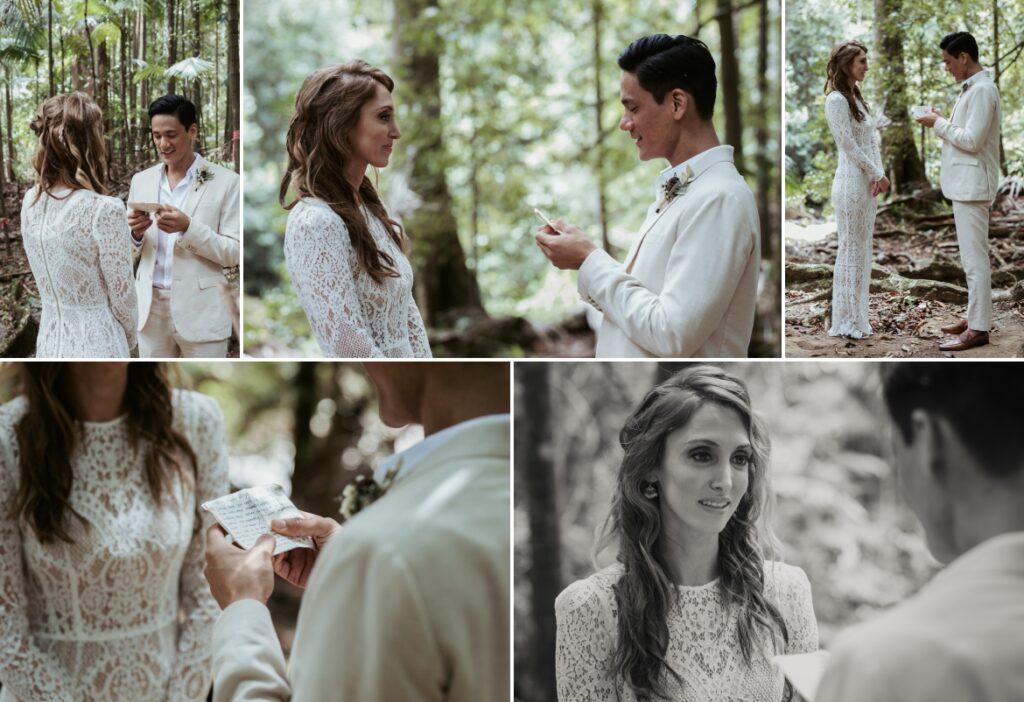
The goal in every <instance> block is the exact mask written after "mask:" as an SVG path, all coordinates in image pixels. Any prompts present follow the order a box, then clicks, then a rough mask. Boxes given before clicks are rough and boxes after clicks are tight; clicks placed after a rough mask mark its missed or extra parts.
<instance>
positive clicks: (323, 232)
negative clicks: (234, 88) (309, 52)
mask: <svg viewBox="0 0 1024 702" xmlns="http://www.w3.org/2000/svg"><path fill="white" fill-rule="evenodd" d="M393 89H394V82H393V81H392V80H391V78H390V77H388V76H387V75H386V74H385V73H384V72H383V71H381V70H379V69H376V68H374V67H372V66H370V65H369V64H367V63H365V62H363V61H353V62H352V63H346V64H343V65H340V66H329V67H328V68H322V69H320V70H318V71H314V72H313V73H312V74H311V75H310V76H309V77H307V78H306V80H305V81H304V82H303V83H302V87H301V88H300V89H299V94H298V96H297V97H296V98H295V116H294V117H293V118H292V121H291V124H290V125H289V127H288V138H287V147H288V170H287V173H285V176H284V179H283V180H282V182H281V189H280V193H279V200H280V202H281V204H282V205H283V206H284V207H285V209H291V213H290V214H289V215H288V226H287V228H286V231H285V240H284V257H285V262H286V264H287V265H288V272H289V273H290V274H291V277H292V281H293V282H294V283H295V287H296V288H297V290H298V293H299V298H300V299H301V301H302V306H303V308H304V309H305V310H306V316H307V317H308V318H309V323H310V326H311V327H312V328H313V333H314V335H315V336H316V340H317V343H319V345H320V350H321V351H322V352H323V354H324V355H325V356H330V357H338V358H371V357H393V358H409V357H421V358H429V357H430V355H431V354H430V344H429V343H428V341H427V333H426V330H425V329H424V326H423V320H422V318H421V317H420V312H419V310H418V309H417V308H416V301H415V300H414V299H413V286H412V266H410V265H409V260H408V258H406V255H405V250H404V249H405V246H406V243H407V242H406V237H405V233H404V231H403V230H402V226H401V225H400V224H398V222H396V221H395V220H394V219H392V218H391V216H390V215H388V212H387V210H386V209H384V204H383V203H382V202H381V199H380V196H378V195H377V190H376V189H375V188H374V187H373V183H371V182H370V179H369V178H368V177H367V176H366V169H367V167H368V166H371V165H372V166H375V167H377V168H383V167H385V166H387V165H388V161H389V160H390V158H391V151H392V148H393V146H394V142H395V141H396V140H397V139H398V138H399V137H400V136H401V132H400V131H399V129H398V123H397V122H396V121H395V107H394V104H393V103H392V101H391V91H392V90H393ZM290 188H294V190H295V192H296V193H297V195H298V198H299V199H298V200H297V201H294V200H293V201H292V202H291V203H288V204H286V201H287V196H288V191H289V189H290Z"/></svg>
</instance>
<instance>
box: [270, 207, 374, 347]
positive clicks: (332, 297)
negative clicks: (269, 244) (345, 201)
mask: <svg viewBox="0 0 1024 702" xmlns="http://www.w3.org/2000/svg"><path fill="white" fill-rule="evenodd" d="M284 257H285V263H286V264H287V266H288V272H289V273H290V274H291V277H292V282H293V283H294V284H295V288H296V290H297V291H298V293H299V299H300V300H301V301H302V307H303V309H305V310H306V316H307V317H308V318H309V325H310V327H312V328H313V334H314V335H315V336H316V340H317V343H318V344H319V345H320V350H321V351H322V352H323V354H324V356H327V357H331V358H381V357H383V356H384V354H383V353H382V352H381V350H380V348H378V347H377V344H376V343H374V341H373V337H372V336H371V334H370V328H369V324H368V322H367V320H366V316H365V314H364V312H363V305H362V302H361V301H360V299H359V290H358V283H357V279H356V275H355V267H356V256H355V251H354V250H353V248H352V242H351V241H350V240H349V236H348V230H347V229H346V228H345V223H344V222H343V221H342V220H341V218H340V217H338V216H337V215H335V214H334V213H333V212H323V211H322V210H320V209H319V208H310V209H309V210H308V211H305V212H292V214H291V216H290V217H289V218H288V228H287V231H286V233H285V245H284Z"/></svg>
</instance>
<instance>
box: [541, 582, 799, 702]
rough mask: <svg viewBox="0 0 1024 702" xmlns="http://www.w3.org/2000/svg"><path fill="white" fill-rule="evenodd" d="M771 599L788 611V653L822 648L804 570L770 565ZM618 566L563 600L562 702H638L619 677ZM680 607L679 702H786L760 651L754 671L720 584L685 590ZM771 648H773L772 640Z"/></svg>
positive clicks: (576, 586) (674, 625) (674, 659)
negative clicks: (616, 664) (614, 664)
mask: <svg viewBox="0 0 1024 702" xmlns="http://www.w3.org/2000/svg"><path fill="white" fill-rule="evenodd" d="M764 568H765V595H766V597H767V598H768V600H769V601H770V602H772V603H774V604H775V606H776V607H778V608H779V611H780V612H781V613H782V618H783V620H784V621H785V622H786V627H787V629H788V633H789V642H788V645H787V646H786V650H785V651H778V653H780V654H781V653H807V652H810V651H816V650H817V649H818V625H817V621H816V620H815V618H814V608H813V606H812V603H811V586H810V583H808V582H807V576H806V575H804V572H803V571H802V570H800V569H799V568H796V567H794V566H789V565H786V564H784V563H775V562H766V563H765V566H764ZM622 572H623V571H622V566H621V565H620V564H615V565H612V566H609V567H608V568H605V569H604V570H601V571H598V572H597V573H595V574H594V575H592V576H590V577H589V578H586V579H585V580H578V581H576V582H575V583H573V584H572V585H570V586H569V587H567V588H566V589H565V590H564V591H563V592H562V594H560V595H559V596H558V599H557V600H556V601H555V616H556V618H557V620H558V636H557V647H556V654H555V656H556V657H555V669H556V674H557V678H558V700H559V702H607V701H610V700H624V701H627V702H630V701H633V700H635V699H636V697H635V696H634V695H633V693H632V691H631V690H630V689H629V686H628V685H626V684H625V682H624V681H623V680H621V679H616V678H615V676H614V674H613V673H612V656H613V654H614V653H615V647H616V643H617V640H618V612H617V606H616V602H615V593H614V592H613V591H612V586H613V585H614V584H615V582H616V581H617V580H618V579H619V577H621V575H622ZM678 591H679V599H678V602H677V603H676V605H675V606H674V607H672V609H671V610H670V611H669V614H668V631H669V642H668V649H667V650H666V652H665V659H666V661H667V662H668V663H669V665H671V666H672V668H673V669H674V670H675V671H676V672H677V673H678V674H679V675H680V676H681V677H682V679H683V685H682V686H680V684H679V682H678V681H677V680H676V679H675V677H674V676H672V675H671V674H670V673H667V672H666V673H665V674H664V675H663V681H664V683H665V687H666V689H667V691H668V694H669V698H670V699H671V700H673V701H674V702H780V700H782V698H783V694H784V686H785V682H784V680H783V677H782V672H781V671H780V670H779V669H778V667H776V666H775V665H774V664H772V663H771V662H770V661H769V660H768V659H767V658H766V657H765V656H762V655H759V654H758V653H757V652H755V653H754V657H753V659H752V661H751V664H750V665H749V666H748V665H747V664H746V663H745V662H744V660H743V655H742V653H741V652H740V646H739V638H738V635H737V633H736V622H737V618H738V615H737V611H736V609H735V608H727V607H726V605H725V602H724V601H723V599H722V595H721V592H720V591H719V588H718V581H717V580H715V581H713V582H710V583H708V584H707V585H701V586H699V587H683V586H678ZM764 645H765V646H768V647H769V654H771V650H770V642H768V641H766V642H765V643H764Z"/></svg>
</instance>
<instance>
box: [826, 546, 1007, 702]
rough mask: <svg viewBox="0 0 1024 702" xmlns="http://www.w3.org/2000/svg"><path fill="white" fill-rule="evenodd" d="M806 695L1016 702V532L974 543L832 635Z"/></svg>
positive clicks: (835, 699) (830, 699)
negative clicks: (911, 588) (874, 613)
mask: <svg viewBox="0 0 1024 702" xmlns="http://www.w3.org/2000/svg"><path fill="white" fill-rule="evenodd" d="M815 700H816V702H862V701H863V700H871V701H872V702H946V701H948V702H1011V701H1012V700H1024V532H1014V533H1009V534H1003V535H1001V536H997V537H994V538H992V539H989V540H988V541H985V542H984V543H982V544H979V545H978V546H976V547H975V548H973V549H971V550H970V551H968V552H967V553H965V554H964V555H963V556H961V557H960V558H958V559H957V560H955V561H954V562H953V563H951V564H950V565H949V566H947V568H946V569H945V570H944V571H942V572H940V573H939V574H938V575H937V576H935V578H934V579H933V580H932V582H930V583H929V584H928V585H926V586H925V587H924V589H922V590H921V592H920V593H918V594H917V595H916V596H915V597H913V598H911V599H910V600H908V601H907V602H905V603H904V604H902V605H899V606H897V607H896V608H895V609H893V610H892V611H891V612H889V613H887V614H885V615H883V616H881V617H880V618H878V619H877V620H875V621H873V622H870V623H868V624H864V625H861V626H859V627H856V628H854V629H852V630H851V631H849V632H847V633H846V634H843V635H842V636H840V638H839V640H838V641H837V643H836V645H835V646H834V647H833V654H832V657H831V660H830V663H829V666H828V670H827V671H826V672H825V677H824V678H823V679H822V681H821V685H820V686H819V687H818V693H817V695H816V697H815Z"/></svg>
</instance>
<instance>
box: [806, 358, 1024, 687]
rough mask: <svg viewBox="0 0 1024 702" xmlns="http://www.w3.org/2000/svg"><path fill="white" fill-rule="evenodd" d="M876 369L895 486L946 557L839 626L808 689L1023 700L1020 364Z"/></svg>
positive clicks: (1023, 395)
mask: <svg viewBox="0 0 1024 702" xmlns="http://www.w3.org/2000/svg"><path fill="white" fill-rule="evenodd" d="M882 373H883V391H884V396H885V404H886V406H887V409H888V411H889V415H890V417H891V418H892V420H893V423H894V424H895V427H894V429H893V432H892V434H893V441H892V443H893V449H894V454H895V463H896V474H897V477H898V480H899V484H900V489H901V491H902V493H903V496H904V498H905V499H906V501H907V503H908V504H909V505H910V508H911V509H912V510H913V511H914V512H915V514H916V515H917V517H918V519H919V520H920V521H921V525H922V526H923V527H924V531H925V536H926V538H927V541H928V548H929V549H930V550H931V552H932V553H933V554H934V555H935V556H936V557H937V558H938V559H939V560H941V561H944V562H949V561H952V562H950V563H949V565H947V566H946V568H945V570H943V571H942V572H940V573H939V574H938V575H936V576H935V577H934V578H933V579H932V581H931V582H930V583H928V584H927V585H925V587H924V588H923V589H922V590H921V592H919V593H918V594H917V595H916V596H914V597H912V598H911V599H909V600H907V601H906V602H905V603H903V604H901V605H899V606H897V607H895V608H893V609H892V610H890V611H889V612H887V613H885V614H884V615H882V616H881V617H879V618H878V619H876V620H875V621H873V622H870V623H868V624H864V625H862V626H859V627H856V628H854V629H853V630H851V631H850V632H847V633H844V634H843V635H841V636H840V637H839V639H838V640H837V642H836V644H835V646H833V652H832V657H831V661H830V663H829V666H828V670H827V671H826V673H825V676H824V678H823V679H822V681H821V685H820V687H819V688H818V692H817V695H816V697H815V699H816V701H817V702H861V701H862V700H872V701H873V702H936V701H944V700H949V701H950V702H954V701H955V702H960V701H961V700H965V701H968V700H969V701H970V702H1007V701H1008V700H1024V454H1022V452H1021V450H1020V428H1021V427H1022V426H1024V368H1021V367H1020V366H1014V365H1012V364H1010V363H971V364H969V365H967V366H961V365H953V364H950V363H948V362H931V363H896V364H886V366H885V367H884V368H883V369H882ZM951 398H955V401H953V400H952V399H951Z"/></svg>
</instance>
